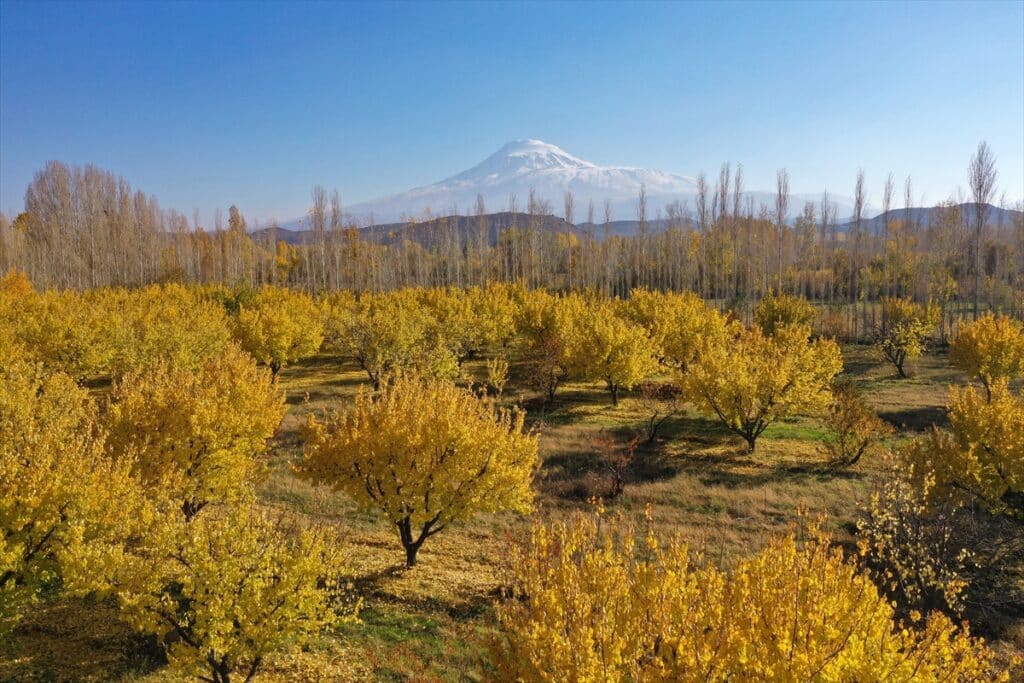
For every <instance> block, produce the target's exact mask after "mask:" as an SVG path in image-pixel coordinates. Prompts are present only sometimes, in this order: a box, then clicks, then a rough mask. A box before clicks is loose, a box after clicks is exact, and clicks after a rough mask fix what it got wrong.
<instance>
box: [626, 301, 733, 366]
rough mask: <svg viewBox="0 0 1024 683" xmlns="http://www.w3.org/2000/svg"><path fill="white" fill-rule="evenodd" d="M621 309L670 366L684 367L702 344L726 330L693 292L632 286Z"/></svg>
mask: <svg viewBox="0 0 1024 683" xmlns="http://www.w3.org/2000/svg"><path fill="white" fill-rule="evenodd" d="M622 311H623V315H624V316H625V317H626V318H627V319H629V320H632V321H634V322H636V323H638V324H640V325H642V326H643V327H644V328H645V329H646V330H647V334H648V336H649V337H650V343H651V345H652V351H653V353H654V354H655V355H656V356H657V357H658V359H659V360H660V361H661V362H663V363H666V364H667V365H670V366H673V367H679V368H685V367H686V366H687V364H689V363H690V362H692V361H693V359H694V357H695V356H696V355H697V352H698V350H699V349H700V346H701V345H702V344H704V343H708V340H712V339H720V338H723V337H724V334H725V319H724V318H723V317H722V316H721V315H720V314H719V313H718V311H716V310H714V309H712V308H709V307H708V305H707V304H706V303H704V300H703V299H701V298H700V297H699V296H697V295H696V294H694V293H693V292H679V293H675V292H655V291H651V290H647V289H634V290H633V291H632V292H630V295H629V299H628V300H626V301H625V302H623V304H622Z"/></svg>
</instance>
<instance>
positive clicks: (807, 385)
mask: <svg viewBox="0 0 1024 683" xmlns="http://www.w3.org/2000/svg"><path fill="white" fill-rule="evenodd" d="M809 335H810V328H808V327H801V326H798V325H790V326H786V327H782V328H780V329H778V330H777V331H776V334H775V335H773V336H767V335H765V334H764V332H762V331H761V328H760V327H758V326H756V325H755V326H753V327H751V328H743V327H742V326H740V325H738V324H735V323H734V324H733V325H732V329H731V331H730V335H729V337H728V339H727V340H726V341H724V342H722V341H720V340H718V339H712V340H710V341H709V342H707V343H705V344H703V346H702V347H701V350H700V352H699V353H698V355H697V360H696V361H695V362H694V363H692V364H691V365H690V366H689V367H688V369H687V371H686V372H685V374H684V375H683V376H682V383H683V386H684V392H685V394H686V396H687V397H688V398H690V400H691V401H693V403H694V404H695V405H696V406H697V408H698V409H700V410H701V411H703V412H704V413H706V414H708V415H711V416H714V417H717V418H718V419H719V420H720V421H721V422H722V423H723V424H724V425H725V426H726V427H728V428H729V429H730V430H731V431H733V432H734V433H736V434H738V435H739V436H742V437H743V438H744V440H745V441H746V442H747V446H748V447H749V449H750V451H751V452H753V450H754V447H755V444H756V442H757V438H758V437H759V436H760V435H761V434H762V433H763V432H764V430H765V429H766V428H767V427H768V425H770V424H771V423H772V422H774V421H775V420H777V419H779V418H781V417H784V416H787V415H793V414H796V413H815V412H820V411H823V410H825V409H827V407H828V405H829V403H830V401H831V396H832V393H831V390H830V384H831V381H832V378H833V377H834V376H835V375H836V374H838V373H839V372H840V371H841V370H842V369H843V360H842V354H841V353H840V351H839V346H838V345H837V344H836V343H835V342H834V341H832V340H827V339H818V340H816V341H813V342H812V341H810V340H809V338H808V337H809Z"/></svg>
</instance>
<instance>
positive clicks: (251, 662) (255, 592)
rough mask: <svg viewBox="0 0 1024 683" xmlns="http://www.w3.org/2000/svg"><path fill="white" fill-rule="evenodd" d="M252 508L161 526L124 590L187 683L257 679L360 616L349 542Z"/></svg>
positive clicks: (128, 609) (124, 579)
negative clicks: (345, 580)
mask: <svg viewBox="0 0 1024 683" xmlns="http://www.w3.org/2000/svg"><path fill="white" fill-rule="evenodd" d="M290 526H292V525H286V524H283V523H282V522H281V521H279V520H275V519H273V518H271V517H269V516H268V515H267V514H265V513H262V512H258V511H256V510H252V509H248V508H245V507H237V506H228V507H223V508H218V509H216V510H212V511H210V512H209V513H206V514H203V515H202V516H200V517H197V518H196V519H195V520H193V521H191V522H189V523H184V522H183V521H182V520H180V519H178V520H174V519H169V520H164V521H163V523H159V524H155V525H153V527H152V530H151V534H152V535H157V536H158V540H157V541H153V540H152V539H150V541H149V543H148V546H147V548H146V549H147V550H149V551H150V552H149V553H148V554H147V555H139V556H138V557H137V558H135V565H134V566H133V567H131V570H129V571H126V572H123V573H122V576H121V577H120V581H121V583H120V585H119V586H118V587H117V590H116V593H117V595H118V598H119V601H120V606H121V611H122V615H123V617H124V618H125V619H126V620H127V621H128V623H129V624H131V625H132V626H133V627H134V628H135V629H137V630H139V631H141V632H143V633H148V634H151V635H153V636H155V637H156V638H157V639H158V640H159V642H161V643H162V644H163V645H165V646H166V647H167V654H168V660H169V663H170V665H171V669H172V671H173V672H174V674H175V675H176V676H177V677H184V676H195V677H198V678H200V679H202V680H206V681H212V682H214V683H230V681H231V680H232V678H235V677H236V676H237V677H238V678H240V679H242V680H245V681H249V680H251V679H252V678H253V676H255V675H256V673H257V672H258V671H259V669H260V667H261V666H262V665H263V663H264V661H265V658H266V657H267V655H269V654H271V653H275V652H279V651H283V650H287V649H288V648H296V647H302V646H304V645H306V644H308V643H309V641H310V640H311V639H312V638H314V637H316V636H317V635H318V634H319V633H320V632H321V631H323V630H324V629H326V628H329V627H331V626H334V625H335V624H337V623H338V622H339V621H341V620H346V619H352V618H354V617H355V615H356V611H357V609H358V603H356V602H354V601H352V600H351V599H350V598H348V597H347V595H346V594H345V591H344V587H343V586H342V585H341V584H339V581H338V576H339V574H340V573H341V571H342V570H343V568H344V567H343V564H342V560H341V555H340V551H339V550H338V548H339V544H338V542H337V540H336V539H334V538H331V537H330V536H328V535H325V531H324V530H316V529H304V530H302V529H298V528H289V527H290Z"/></svg>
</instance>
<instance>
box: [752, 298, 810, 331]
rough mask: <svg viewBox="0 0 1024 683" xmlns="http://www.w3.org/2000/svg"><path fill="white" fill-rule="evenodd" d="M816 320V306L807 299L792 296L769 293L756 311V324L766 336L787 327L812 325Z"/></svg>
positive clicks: (759, 303)
mask: <svg viewBox="0 0 1024 683" xmlns="http://www.w3.org/2000/svg"><path fill="white" fill-rule="evenodd" d="M813 320H814V306H812V305H811V304H810V302H809V301H807V299H804V298H803V297H800V296H792V295H790V294H782V293H778V294H776V293H775V292H769V293H768V294H767V295H766V296H765V297H764V298H763V299H761V300H760V301H759V302H758V303H757V308H755V309H754V322H755V323H757V324H758V325H760V326H761V329H762V330H764V331H765V334H775V331H776V330H777V329H779V328H781V327H785V326H786V325H810V324H811V321H813Z"/></svg>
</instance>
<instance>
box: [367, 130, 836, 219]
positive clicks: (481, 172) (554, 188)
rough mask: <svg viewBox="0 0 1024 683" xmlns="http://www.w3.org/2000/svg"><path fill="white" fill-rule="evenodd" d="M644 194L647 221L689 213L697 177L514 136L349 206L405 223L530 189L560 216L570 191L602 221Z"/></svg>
mask: <svg viewBox="0 0 1024 683" xmlns="http://www.w3.org/2000/svg"><path fill="white" fill-rule="evenodd" d="M641 187H643V188H645V191H646V194H647V207H648V209H647V212H648V217H649V218H652V219H653V218H655V217H656V216H657V213H658V211H659V210H662V211H663V210H664V208H665V207H666V206H667V205H668V204H670V203H672V202H674V201H680V202H685V203H687V205H688V208H689V210H690V211H691V212H692V211H693V209H694V205H695V196H696V183H695V182H694V180H693V178H690V177H687V176H683V175H679V174H676V173H666V172H664V171H655V170H648V169H642V168H633V167H629V166H600V165H598V164H595V163H593V162H590V161H587V160H585V159H580V158H579V157H577V156H574V155H572V154H570V153H568V152H566V151H565V150H563V149H561V148H560V147H557V146H555V145H552V144H548V143H546V142H542V141H540V140H529V139H527V140H514V141H512V142H509V143H508V144H506V145H505V146H503V147H502V148H501V149H499V150H498V151H497V152H495V153H494V154H492V155H491V156H489V157H487V158H486V159H484V160H483V161H482V162H480V163H479V164H477V165H476V166H474V167H472V168H470V169H468V170H466V171H463V172H462V173H458V174H456V175H453V176H451V177H450V178H446V179H445V180H442V181H440V182H437V183H434V184H432V185H426V186H423V187H417V188H414V189H412V190H409V191H407V192H401V193H399V194H394V195H391V196H388V197H381V198H379V199H374V200H372V201H368V202H362V203H359V204H354V205H352V206H349V207H347V210H348V212H349V213H350V214H351V215H352V217H353V218H354V219H355V220H356V221H357V222H358V223H360V224H363V225H365V224H368V223H370V222H374V223H386V222H396V221H402V220H405V219H408V218H414V217H423V216H424V215H425V214H426V213H427V212H429V214H430V215H432V216H439V215H448V214H463V215H466V214H471V213H473V212H474V211H475V207H476V201H477V195H480V196H482V197H483V200H484V204H485V208H486V210H487V211H488V212H491V213H493V212H496V211H508V210H511V208H512V207H511V203H512V202H511V198H512V197H513V196H514V197H515V202H516V209H517V210H519V211H526V210H527V208H528V206H527V205H528V201H529V195H530V191H531V190H532V191H533V192H534V195H535V197H536V199H537V200H538V201H545V202H547V203H548V208H549V209H550V211H551V212H553V213H555V214H557V215H561V214H562V213H563V202H564V197H565V192H566V191H567V190H571V191H572V192H573V195H574V198H575V215H574V219H575V222H577V223H581V222H584V221H586V219H587V207H588V204H589V203H590V202H593V204H594V218H595V220H596V221H602V220H604V206H605V202H606V201H607V202H609V204H610V206H611V212H612V218H613V219H614V220H629V219H635V218H636V209H637V195H638V194H639V192H640V188H641ZM747 194H749V195H751V196H753V198H754V202H755V206H758V205H760V204H761V203H762V202H763V203H765V204H767V205H769V206H772V205H774V195H772V194H771V193H766V192H750V193H747ZM808 200H809V201H815V202H817V197H816V196H810V195H793V196H792V197H791V198H790V214H791V216H796V215H798V214H799V213H800V211H801V210H802V209H803V204H804V201H808ZM835 201H836V202H837V205H838V209H839V216H840V217H843V216H846V215H848V212H847V211H846V210H845V209H847V208H848V207H847V204H848V202H844V201H843V200H842V198H836V199H835Z"/></svg>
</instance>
